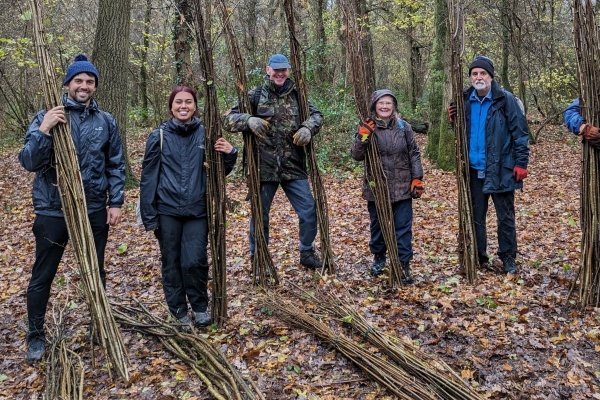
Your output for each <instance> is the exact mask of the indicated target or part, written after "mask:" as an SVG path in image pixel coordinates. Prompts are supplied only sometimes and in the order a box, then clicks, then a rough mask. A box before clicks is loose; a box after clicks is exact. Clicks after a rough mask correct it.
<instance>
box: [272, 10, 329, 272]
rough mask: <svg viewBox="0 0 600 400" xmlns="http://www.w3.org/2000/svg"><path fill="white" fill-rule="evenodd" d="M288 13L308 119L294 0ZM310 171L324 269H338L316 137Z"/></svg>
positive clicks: (301, 98)
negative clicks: (330, 233) (318, 159)
mask: <svg viewBox="0 0 600 400" xmlns="http://www.w3.org/2000/svg"><path fill="white" fill-rule="evenodd" d="M283 3H284V4H283V6H284V10H285V16H286V18H287V23H288V30H289V36H290V56H291V59H292V66H293V68H292V70H293V71H294V80H295V83H296V89H297V91H298V103H299V107H300V118H301V119H302V120H303V121H305V120H307V119H308V118H309V116H310V115H309V108H308V89H307V87H306V81H305V80H304V72H303V69H302V67H303V65H304V64H303V62H302V60H301V57H300V55H301V52H302V50H301V47H300V43H299V42H298V38H297V35H296V22H295V19H296V13H295V11H294V1H293V0H284V2H283ZM305 150H306V156H307V161H308V169H309V171H310V181H311V184H312V188H313V193H314V195H315V202H316V206H317V220H318V221H319V235H320V241H321V256H322V258H323V268H322V270H321V273H335V270H336V265H335V259H334V254H333V250H332V248H331V240H330V239H329V210H328V208H327V195H326V193H325V187H324V186H323V179H322V178H321V174H320V173H319V166H318V164H317V157H316V151H315V144H314V141H313V140H311V141H310V143H309V144H308V145H306V146H305Z"/></svg>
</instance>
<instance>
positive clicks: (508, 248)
mask: <svg viewBox="0 0 600 400" xmlns="http://www.w3.org/2000/svg"><path fill="white" fill-rule="evenodd" d="M470 175H471V200H472V202H473V218H474V220H475V236H476V237H477V252H478V253H479V254H478V255H479V261H480V262H487V261H488V255H487V233H486V219H487V211H488V203H489V199H490V197H491V198H492V201H493V203H494V208H495V209H496V217H497V219H498V257H499V258H500V259H501V260H503V261H504V260H505V259H506V258H507V257H512V258H513V259H514V258H515V257H516V256H517V230H516V227H515V192H514V191H510V192H502V193H483V179H479V178H477V171H475V170H473V169H471V174H470Z"/></svg>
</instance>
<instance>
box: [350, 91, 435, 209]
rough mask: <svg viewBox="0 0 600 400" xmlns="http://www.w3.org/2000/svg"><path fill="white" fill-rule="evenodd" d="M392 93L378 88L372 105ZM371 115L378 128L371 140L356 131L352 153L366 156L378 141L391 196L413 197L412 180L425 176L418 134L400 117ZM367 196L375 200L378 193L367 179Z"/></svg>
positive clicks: (364, 185)
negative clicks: (369, 147)
mask: <svg viewBox="0 0 600 400" xmlns="http://www.w3.org/2000/svg"><path fill="white" fill-rule="evenodd" d="M386 95H389V96H392V94H391V92H390V91H388V90H378V91H376V92H375V93H374V94H373V96H372V99H371V109H373V106H374V105H375V103H376V102H377V100H379V99H380V98H381V97H383V96H386ZM371 118H372V119H373V120H374V121H375V123H376V125H377V126H376V128H375V132H374V133H373V134H372V138H374V139H369V140H368V141H367V142H362V140H361V137H360V135H358V134H357V135H356V138H355V140H354V143H353V144H352V148H351V149H350V153H351V155H352V158H354V159H355V160H357V161H362V160H364V159H365V154H366V152H367V148H368V146H371V145H373V143H375V144H376V145H377V150H378V151H379V156H380V158H381V164H382V166H383V170H384V172H385V176H386V178H387V184H388V190H389V193H390V200H391V201H392V202H396V201H400V200H405V199H409V198H411V192H410V183H411V181H412V180H413V179H414V178H418V179H423V165H422V164H421V152H420V151H419V146H418V145H417V142H416V141H415V134H414V132H413V130H412V127H411V126H410V124H409V123H408V122H406V121H404V120H402V119H400V118H397V117H395V118H391V119H390V120H389V121H387V122H386V121H383V120H380V119H377V118H376V117H375V115H372V116H371ZM363 198H364V199H365V200H367V201H375V196H374V195H373V192H372V190H371V188H370V186H369V182H367V178H366V176H365V180H364V183H363Z"/></svg>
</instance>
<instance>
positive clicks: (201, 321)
mask: <svg viewBox="0 0 600 400" xmlns="http://www.w3.org/2000/svg"><path fill="white" fill-rule="evenodd" d="M211 322H212V320H211V318H210V314H209V313H208V310H206V311H197V312H196V311H194V326H196V327H199V328H201V327H205V326H208V325H210V323H211Z"/></svg>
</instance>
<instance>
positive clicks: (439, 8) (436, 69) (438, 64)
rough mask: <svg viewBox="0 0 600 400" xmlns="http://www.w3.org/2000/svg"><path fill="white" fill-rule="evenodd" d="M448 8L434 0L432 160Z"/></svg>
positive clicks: (440, 0)
mask: <svg viewBox="0 0 600 400" xmlns="http://www.w3.org/2000/svg"><path fill="white" fill-rule="evenodd" d="M447 18H448V9H447V6H446V0H436V1H435V17H434V21H435V27H436V29H435V37H434V39H433V51H432V54H431V67H430V68H431V72H430V74H431V75H430V81H429V122H430V123H431V128H430V130H429V134H428V135H427V156H428V157H429V159H430V160H431V161H433V162H437V161H438V150H439V140H440V125H441V121H442V119H441V117H442V113H443V112H444V110H443V108H444V84H445V82H446V73H445V71H444V48H445V47H446V32H447V27H446V20H447Z"/></svg>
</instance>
